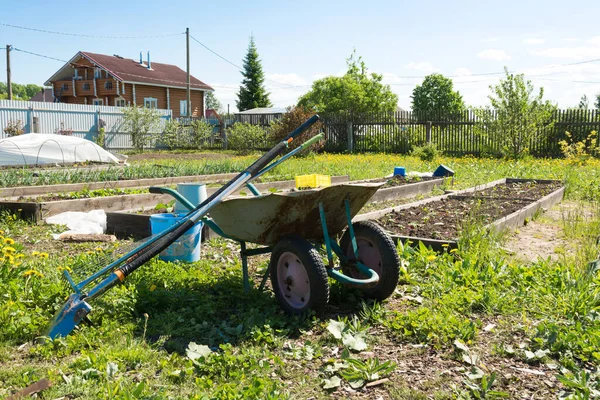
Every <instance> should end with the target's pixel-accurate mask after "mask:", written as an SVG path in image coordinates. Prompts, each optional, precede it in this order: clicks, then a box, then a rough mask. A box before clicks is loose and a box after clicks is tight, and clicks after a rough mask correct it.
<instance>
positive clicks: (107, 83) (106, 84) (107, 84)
mask: <svg viewBox="0 0 600 400" xmlns="http://www.w3.org/2000/svg"><path fill="white" fill-rule="evenodd" d="M112 88H113V86H112V82H111V81H106V82H104V89H112Z"/></svg>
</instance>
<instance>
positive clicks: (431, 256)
mask: <svg viewBox="0 0 600 400" xmlns="http://www.w3.org/2000/svg"><path fill="white" fill-rule="evenodd" d="M435 259H436V257H435V256H434V255H433V254H432V255H430V256H427V261H435Z"/></svg>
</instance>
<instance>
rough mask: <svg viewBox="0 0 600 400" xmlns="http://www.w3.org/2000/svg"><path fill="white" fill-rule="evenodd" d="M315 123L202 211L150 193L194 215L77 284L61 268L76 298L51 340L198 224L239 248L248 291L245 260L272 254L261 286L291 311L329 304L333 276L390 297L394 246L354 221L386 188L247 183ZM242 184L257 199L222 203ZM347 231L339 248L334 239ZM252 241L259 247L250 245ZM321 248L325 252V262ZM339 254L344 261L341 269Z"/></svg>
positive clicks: (230, 184)
mask: <svg viewBox="0 0 600 400" xmlns="http://www.w3.org/2000/svg"><path fill="white" fill-rule="evenodd" d="M317 120H318V116H314V117H312V118H310V119H309V120H307V121H306V122H304V123H303V124H302V125H301V126H300V127H298V128H297V129H296V130H295V131H293V132H292V133H290V134H289V135H288V137H286V138H285V139H284V140H283V141H281V142H280V143H278V144H277V145H276V146H275V147H273V148H272V149H271V150H270V151H269V152H267V153H266V154H265V155H263V156H262V157H260V158H259V159H258V160H257V161H255V162H254V163H253V164H252V165H251V166H250V167H248V168H247V169H246V170H245V171H243V172H241V173H240V174H239V175H238V176H236V177H235V178H234V179H232V180H231V181H230V182H228V183H227V184H225V185H224V186H223V187H222V188H220V189H219V190H218V191H217V192H215V193H214V194H213V195H212V196H210V197H209V198H208V199H206V200H205V201H203V202H202V203H201V204H199V205H197V206H194V205H193V204H191V203H189V201H187V200H186V199H185V198H183V197H182V196H181V195H179V193H177V192H175V191H173V190H171V189H166V188H150V192H151V193H169V194H171V195H173V196H174V197H176V198H177V199H178V200H179V201H180V202H181V203H182V204H185V205H186V207H188V208H189V209H190V212H189V213H188V214H187V215H186V216H185V217H183V218H182V219H181V220H180V221H179V222H178V223H176V224H175V225H173V226H172V227H171V228H169V229H167V230H165V231H163V232H161V233H159V234H156V235H153V236H151V237H150V238H148V239H146V240H144V241H143V242H141V243H137V244H136V246H135V247H134V248H133V249H132V250H130V251H127V252H126V253H125V254H124V255H122V256H121V257H120V258H118V259H117V260H115V261H110V262H106V264H107V265H105V266H103V267H102V268H101V269H100V270H99V271H97V272H95V273H93V274H91V275H90V276H89V277H87V278H84V279H82V280H81V281H80V282H78V283H75V281H74V279H73V277H72V276H71V275H70V274H69V272H68V271H63V273H64V274H65V277H66V279H67V281H68V282H69V284H70V285H71V287H72V288H73V290H74V292H75V293H73V294H71V295H70V296H69V298H68V300H67V301H66V303H65V304H64V305H63V307H62V309H61V310H59V312H58V313H57V315H56V317H55V319H54V322H53V324H52V326H51V328H50V331H49V333H48V336H49V337H50V338H56V337H58V336H66V335H68V334H69V333H71V332H72V331H73V329H75V327H76V326H77V325H78V324H79V323H80V322H81V321H82V320H84V319H85V318H87V315H88V314H89V312H90V311H91V309H92V308H91V307H90V305H89V304H88V303H89V301H90V300H93V299H95V298H97V297H99V296H100V295H102V294H103V293H105V292H106V291H107V290H109V289H110V288H112V287H113V286H115V285H117V284H118V283H120V282H122V281H123V280H125V278H126V277H127V276H128V275H129V274H131V273H132V272H133V271H135V270H136V269H138V268H139V267H141V266H142V265H143V264H144V263H146V262H147V261H149V260H150V259H152V258H153V257H154V256H156V255H158V254H159V253H160V252H161V251H163V250H164V249H166V248H167V247H168V246H169V245H170V244H172V243H173V242H174V241H175V240H177V239H178V238H179V237H180V236H182V235H183V234H185V233H186V232H187V231H188V230H189V229H190V228H191V227H193V226H194V224H196V223H197V222H200V221H203V222H204V223H206V224H207V225H208V226H209V227H210V228H211V229H212V230H213V231H214V232H216V233H217V234H219V235H221V236H223V237H225V238H229V239H232V240H235V241H238V242H239V243H240V245H241V258H242V269H243V280H244V287H245V288H246V289H247V290H248V289H249V288H250V283H249V277H248V263H247V258H248V257H249V256H253V255H258V254H266V253H271V261H270V264H269V268H268V269H267V271H266V272H265V275H264V276H263V279H262V282H261V284H260V289H262V288H263V287H264V285H265V282H266V279H267V277H268V276H269V274H270V277H271V283H272V286H273V290H274V292H275V297H276V298H277V300H278V301H279V303H280V305H281V307H282V309H283V310H284V311H286V312H287V313H290V314H301V313H303V312H305V311H307V310H308V309H314V310H317V311H318V310H320V309H322V308H323V307H324V306H325V305H326V304H327V302H328V300H329V281H328V276H329V277H331V278H333V279H335V280H337V281H339V282H341V283H343V284H347V285H352V286H356V287H359V288H362V289H364V292H365V294H366V295H367V296H368V297H371V298H375V299H379V300H383V299H385V298H387V297H389V296H390V295H391V294H392V293H393V291H394V289H395V287H396V284H397V282H398V274H399V260H398V255H397V253H396V248H395V245H394V243H393V241H392V240H391V238H390V237H389V236H388V235H387V234H386V233H385V231H384V230H383V229H382V228H381V227H379V226H378V225H377V224H375V223H373V222H358V223H355V224H352V218H353V217H354V216H355V215H356V214H357V213H358V211H359V210H360V209H361V208H362V206H363V205H364V204H365V203H366V202H367V201H368V200H369V199H370V198H371V196H372V195H373V194H374V193H375V192H376V191H377V189H378V188H379V186H380V185H381V184H347V185H339V186H332V187H328V188H324V189H313V190H305V191H300V192H290V193H285V194H280V193H272V194H267V195H261V194H260V193H259V192H258V190H256V188H255V187H254V186H253V185H252V183H251V182H250V181H251V180H252V179H254V178H256V177H258V176H260V175H262V174H264V173H265V172H267V171H269V170H270V169H272V168H273V167H275V166H276V165H278V164H280V163H281V162H283V161H285V160H286V159H288V158H289V157H291V156H293V155H294V154H296V153H297V152H299V151H301V150H302V149H304V148H306V147H308V146H310V145H311V144H312V143H314V142H316V141H318V140H321V139H322V138H323V135H318V136H316V137H314V138H312V139H310V140H308V141H307V142H305V143H304V144H303V145H302V146H300V147H298V148H296V149H294V150H292V151H290V152H289V153H287V154H286V155H284V156H282V157H281V158H280V159H279V160H277V161H275V162H271V161H273V160H274V159H275V158H276V157H277V156H279V155H281V154H282V153H283V152H284V151H285V149H286V148H287V146H288V144H289V143H290V142H291V141H292V140H294V138H295V137H297V136H298V135H300V133H302V132H303V131H304V130H306V129H307V128H308V127H310V126H311V125H313V124H314V123H315V122H316V121H317ZM244 185H245V186H247V187H248V188H249V190H250V191H251V192H252V193H253V194H254V195H255V197H250V198H234V199H230V200H225V198H226V197H227V196H229V195H230V194H232V193H233V192H235V191H236V190H238V189H239V188H240V187H242V186H244ZM209 212H210V218H209V217H208V214H209ZM346 228H347V229H346ZM344 229H345V232H344V233H343V235H342V237H341V240H340V242H339V243H338V242H337V241H336V240H335V239H334V237H335V236H337V235H339V234H341V233H342V231H344ZM247 243H256V244H259V245H262V247H255V248H248V247H247ZM316 246H319V247H320V246H324V247H325V250H326V253H327V265H325V263H324V262H323V258H322V257H321V255H320V254H319V252H318V251H317V248H318V247H316ZM334 254H335V255H336V256H337V258H338V259H339V265H337V266H336V262H335V259H334ZM89 286H92V287H91V288H89Z"/></svg>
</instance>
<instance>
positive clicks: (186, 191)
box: [175, 183, 207, 214]
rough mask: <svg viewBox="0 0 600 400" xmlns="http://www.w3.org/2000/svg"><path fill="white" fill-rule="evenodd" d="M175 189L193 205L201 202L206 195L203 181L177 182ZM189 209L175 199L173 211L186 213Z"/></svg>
mask: <svg viewBox="0 0 600 400" xmlns="http://www.w3.org/2000/svg"><path fill="white" fill-rule="evenodd" d="M177 191H178V192H179V194H180V195H182V196H183V197H185V198H186V199H188V200H189V201H190V203H192V204H193V205H194V206H197V205H198V204H200V203H202V202H203V201H204V200H206V197H207V194H206V185H205V184H204V183H178V184H177ZM189 211H190V210H188V209H187V208H186V207H185V206H184V205H183V204H181V203H180V202H179V201H175V213H183V214H187V213H188V212H189Z"/></svg>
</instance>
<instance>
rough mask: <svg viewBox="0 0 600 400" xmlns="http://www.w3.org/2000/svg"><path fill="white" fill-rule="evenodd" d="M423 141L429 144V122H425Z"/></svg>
mask: <svg viewBox="0 0 600 400" xmlns="http://www.w3.org/2000/svg"><path fill="white" fill-rule="evenodd" d="M425 141H426V142H427V143H431V121H427V122H425Z"/></svg>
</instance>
